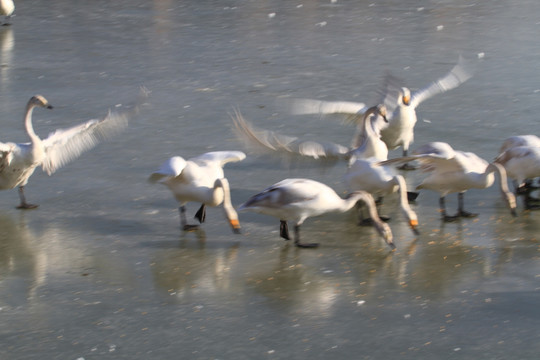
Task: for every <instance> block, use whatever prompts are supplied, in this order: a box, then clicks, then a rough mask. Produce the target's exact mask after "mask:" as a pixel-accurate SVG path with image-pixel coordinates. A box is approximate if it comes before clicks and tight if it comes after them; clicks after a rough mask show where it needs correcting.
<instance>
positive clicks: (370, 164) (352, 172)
mask: <svg viewBox="0 0 540 360" xmlns="http://www.w3.org/2000/svg"><path fill="white" fill-rule="evenodd" d="M344 181H345V183H346V184H347V186H348V188H349V189H350V190H351V191H354V190H365V191H367V192H369V193H370V194H372V195H373V196H378V197H379V198H380V199H381V200H382V197H383V196H385V195H389V194H392V193H395V192H398V195H399V205H400V208H401V211H402V212H403V214H404V215H405V218H406V219H407V221H408V223H409V227H410V228H411V230H412V231H413V233H414V234H415V235H419V234H420V233H419V231H418V229H417V227H418V217H417V215H416V213H415V212H414V211H413V210H412V209H411V207H410V205H409V201H408V195H407V184H406V182H405V179H404V178H403V176H401V175H398V174H395V173H394V171H393V169H391V168H390V167H389V166H382V165H380V163H379V162H378V161H377V159H374V158H371V159H366V160H360V159H359V160H356V161H355V162H353V163H352V164H351V166H349V169H348V171H347V174H345V176H344ZM370 222H371V219H362V223H370Z"/></svg>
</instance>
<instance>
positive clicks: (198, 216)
mask: <svg viewBox="0 0 540 360" xmlns="http://www.w3.org/2000/svg"><path fill="white" fill-rule="evenodd" d="M195 219H197V220H199V222H200V223H201V224H202V223H203V222H204V221H205V220H206V205H205V204H202V205H201V207H200V208H199V210H197V213H195Z"/></svg>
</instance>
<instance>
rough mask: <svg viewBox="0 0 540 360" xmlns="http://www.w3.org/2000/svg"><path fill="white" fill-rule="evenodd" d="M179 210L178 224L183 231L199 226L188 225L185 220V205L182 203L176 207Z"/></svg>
mask: <svg viewBox="0 0 540 360" xmlns="http://www.w3.org/2000/svg"><path fill="white" fill-rule="evenodd" d="M178 210H179V211H180V226H181V227H182V230H184V231H190V230H196V229H198V228H199V225H189V224H188V223H187V220H186V207H185V206H184V205H182V206H180V208H179V209H178Z"/></svg>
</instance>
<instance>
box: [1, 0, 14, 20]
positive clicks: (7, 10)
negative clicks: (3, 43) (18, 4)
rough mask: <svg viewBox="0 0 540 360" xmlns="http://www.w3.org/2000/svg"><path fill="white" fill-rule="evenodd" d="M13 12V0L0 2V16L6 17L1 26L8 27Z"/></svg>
mask: <svg viewBox="0 0 540 360" xmlns="http://www.w3.org/2000/svg"><path fill="white" fill-rule="evenodd" d="M14 11H15V4H14V3H13V0H0V15H4V16H5V17H6V19H5V22H4V23H3V24H2V25H9V19H10V18H11V15H13V12H14Z"/></svg>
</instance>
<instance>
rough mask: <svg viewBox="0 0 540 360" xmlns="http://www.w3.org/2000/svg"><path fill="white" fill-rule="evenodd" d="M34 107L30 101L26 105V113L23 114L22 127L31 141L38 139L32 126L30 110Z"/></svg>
mask: <svg viewBox="0 0 540 360" xmlns="http://www.w3.org/2000/svg"><path fill="white" fill-rule="evenodd" d="M34 107H35V105H33V104H31V103H29V104H28V105H26V113H25V115H24V128H25V130H26V133H27V134H28V136H29V137H30V139H31V140H32V142H36V141H40V138H39V137H38V136H37V135H36V133H35V131H34V127H33V126H32V112H33V111H34Z"/></svg>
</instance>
